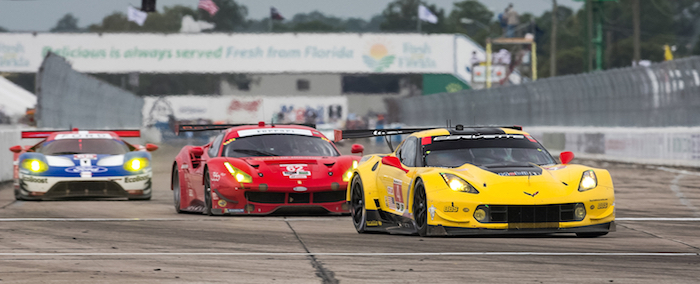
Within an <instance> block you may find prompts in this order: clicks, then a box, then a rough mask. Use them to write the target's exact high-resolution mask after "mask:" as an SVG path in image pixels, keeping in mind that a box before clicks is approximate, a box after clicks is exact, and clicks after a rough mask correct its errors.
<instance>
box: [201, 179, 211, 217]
mask: <svg viewBox="0 0 700 284" xmlns="http://www.w3.org/2000/svg"><path fill="white" fill-rule="evenodd" d="M211 204H212V202H211V182H210V181H209V172H208V171H207V172H204V210H202V214H204V215H209V216H212V215H214V213H213V212H212V210H211V207H212V205H211Z"/></svg>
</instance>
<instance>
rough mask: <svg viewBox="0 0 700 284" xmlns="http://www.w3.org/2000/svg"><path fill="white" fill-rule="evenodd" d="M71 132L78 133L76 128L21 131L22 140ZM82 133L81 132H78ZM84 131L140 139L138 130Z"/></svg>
mask: <svg viewBox="0 0 700 284" xmlns="http://www.w3.org/2000/svg"><path fill="white" fill-rule="evenodd" d="M71 131H78V129H77V128H73V129H72V130H70V129H69V130H40V131H22V139H31V138H41V139H45V138H47V137H49V136H50V135H51V134H53V133H56V132H71ZM80 131H83V130H80ZM84 131H104V132H113V133H114V134H116V135H117V136H119V137H141V130H138V129H120V130H109V129H94V130H84Z"/></svg>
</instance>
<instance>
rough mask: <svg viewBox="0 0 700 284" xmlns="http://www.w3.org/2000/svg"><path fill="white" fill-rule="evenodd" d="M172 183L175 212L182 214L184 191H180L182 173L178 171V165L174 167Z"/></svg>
mask: <svg viewBox="0 0 700 284" xmlns="http://www.w3.org/2000/svg"><path fill="white" fill-rule="evenodd" d="M170 182H171V183H170V185H171V186H172V189H173V203H175V212H177V213H182V208H180V203H181V201H180V200H181V198H182V189H180V173H179V172H178V171H177V164H176V165H175V166H173V175H172V180H171V181H170Z"/></svg>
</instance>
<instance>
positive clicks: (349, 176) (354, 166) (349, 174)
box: [343, 161, 358, 182]
mask: <svg viewBox="0 0 700 284" xmlns="http://www.w3.org/2000/svg"><path fill="white" fill-rule="evenodd" d="M357 165H358V162H357V161H352V167H351V168H350V169H348V171H347V172H345V173H344V174H343V181H344V182H349V181H350V179H352V174H353V172H354V171H355V169H357Z"/></svg>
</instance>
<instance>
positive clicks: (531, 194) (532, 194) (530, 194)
mask: <svg viewBox="0 0 700 284" xmlns="http://www.w3.org/2000/svg"><path fill="white" fill-rule="evenodd" d="M523 193H525V194H526V195H529V196H532V197H535V195H537V194H539V193H540V192H539V191H537V192H535V193H529V192H527V191H523Z"/></svg>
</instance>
